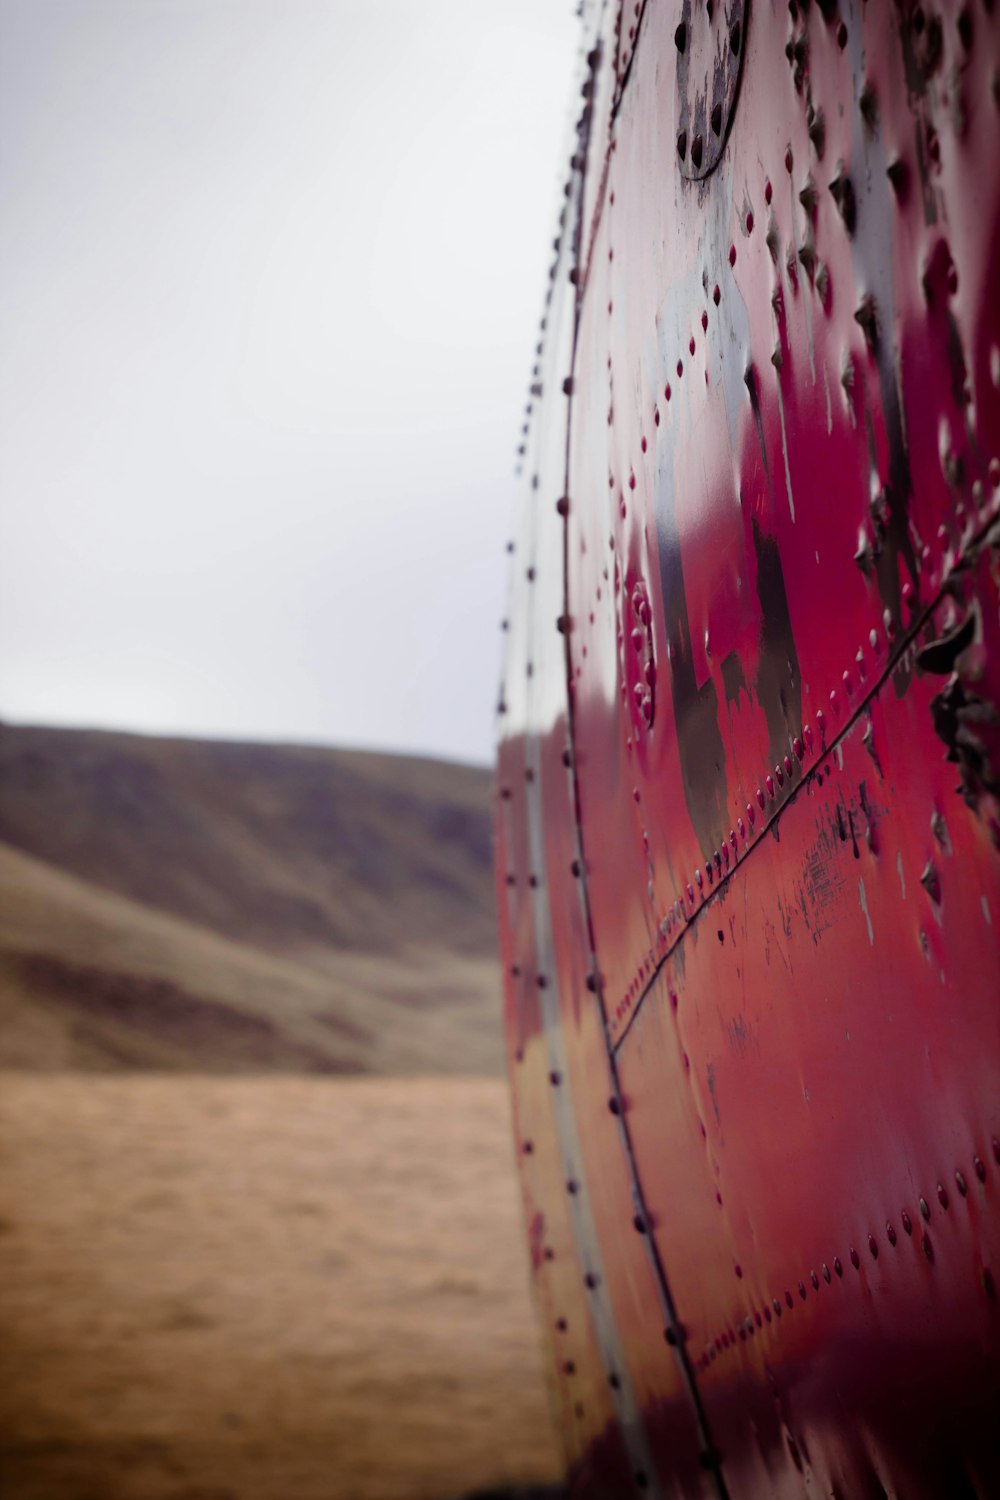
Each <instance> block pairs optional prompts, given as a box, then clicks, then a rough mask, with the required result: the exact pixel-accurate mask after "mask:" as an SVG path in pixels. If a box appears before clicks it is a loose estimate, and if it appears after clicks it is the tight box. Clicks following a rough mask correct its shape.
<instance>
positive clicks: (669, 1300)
mask: <svg viewBox="0 0 1000 1500" xmlns="http://www.w3.org/2000/svg"><path fill="white" fill-rule="evenodd" d="M640 21H641V15H640ZM636 45H638V31H637V34H636ZM634 55H635V53H634V50H633V57H634ZM623 87H624V85H623ZM589 148H590V128H589V126H588V132H587V141H586V149H585V151H584V155H583V169H582V171H581V174H580V210H579V213H578V215H577V221H576V232H575V249H576V256H577V264H579V251H580V242H581V237H582V234H583V204H584V187H585V185H586V172H587V164H588V161H589V156H590V149H589ZM609 159H610V156H609ZM583 291H584V289H583V287H582V286H581V285H579V284H578V285H577V288H576V298H575V305H574V319H573V343H572V352H571V356H570V376H571V384H570V397H569V401H568V405H567V412H566V452H565V474H564V486H563V493H564V494H565V495H567V496H570V482H569V481H570V454H571V436H572V432H571V430H572V412H573V390H574V386H573V383H572V382H573V380H574V379H575V372H576V360H577V349H578V346H579V333H580V318H581V309H582V304H583ZM570 504H571V505H572V498H571V497H570ZM569 602H570V601H569V516H568V514H567V517H566V519H565V520H564V522H563V612H564V614H565V615H566V618H567V620H569ZM570 634H571V632H570V631H569V630H567V631H566V634H565V637H564V642H563V656H564V662H565V678H566V720H567V729H568V734H569V743H570V762H571V778H572V786H573V817H574V823H575V828H576V841H577V844H578V846H579V849H580V853H581V855H582V854H583V826H582V823H581V817H580V785H579V779H578V777H577V759H576V714H575V708H574V700H573V677H572V657H571V652H570ZM581 863H582V869H583V871H584V875H583V878H582V880H581V882H580V887H581V899H582V903H583V910H584V915H585V919H586V931H587V941H588V944H589V947H590V952H591V955H592V957H593V958H594V960H596V957H597V947H596V943H595V939H594V922H593V914H592V912H591V907H590V895H589V891H588V889H587V879H586V859H583V860H582V862H581ZM602 989H603V987H602V985H601V981H600V978H599V977H598V979H597V990H596V993H595V995H594V1003H595V1005H596V1007H597V1013H598V1018H599V1021H600V1025H601V1033H602V1035H603V1037H604V1047H605V1055H606V1059H607V1064H608V1071H609V1073H610V1075H611V1084H612V1088H613V1090H614V1095H615V1098H616V1099H618V1100H619V1101H620V1100H621V1085H620V1081H619V1077H618V1062H617V1057H616V1053H615V1049H614V1047H613V1046H612V1044H611V1036H610V1032H609V1030H608V1022H607V1012H606V1007H605V1004H604V996H603V992H602ZM618 1128H619V1135H620V1139H621V1142H622V1146H623V1150H624V1154H625V1160H626V1166H627V1170H628V1173H629V1177H630V1187H631V1191H632V1198H633V1203H634V1204H635V1206H636V1207H637V1209H638V1211H639V1212H640V1213H641V1214H642V1221H643V1223H644V1225H645V1226H646V1232H645V1234H644V1236H643V1237H644V1239H645V1241H646V1250H647V1254H648V1255H649V1258H650V1261H651V1263H652V1269H653V1273H654V1279H655V1281H656V1282H657V1283H658V1287H659V1294H660V1301H661V1305H662V1307H663V1309H664V1310H665V1312H666V1315H667V1321H668V1326H670V1327H671V1328H673V1329H674V1330H676V1333H677V1337H676V1342H675V1343H674V1345H673V1352H674V1355H675V1358H676V1361H677V1364H678V1365H679V1366H680V1373H681V1380H682V1383H683V1385H684V1387H685V1388H686V1390H687V1394H688V1399H689V1401H690V1403H691V1407H692V1411H693V1415H694V1418H695V1426H696V1429H697V1433H698V1440H699V1444H700V1447H701V1449H702V1451H703V1453H706V1454H708V1455H711V1456H713V1458H714V1456H715V1455H716V1453H717V1450H716V1448H715V1445H714V1444H713V1442H712V1439H711V1436H710V1432H709V1427H708V1419H707V1416H706V1413H705V1408H704V1406H703V1404H702V1399H701V1392H700V1391H699V1389H698V1384H697V1380H696V1377H695V1373H694V1369H693V1366H692V1363H691V1360H690V1357H689V1355H688V1351H687V1345H686V1342H685V1340H684V1337H683V1332H682V1331H681V1330H680V1323H679V1319H678V1317H677V1308H676V1304H675V1302H674V1298H673V1294H672V1292H671V1290H670V1283H669V1281H668V1280H667V1274H666V1269H665V1267H664V1265H663V1261H662V1259H661V1257H660V1252H659V1249H658V1247H657V1245H656V1242H655V1239H654V1236H653V1234H652V1226H651V1224H650V1217H649V1213H648V1211H647V1208H646V1199H645V1194H644V1193H643V1190H642V1183H641V1181H640V1179H639V1172H638V1168H637V1165H636V1158H635V1151H634V1148H633V1145H632V1137H631V1133H630V1131H629V1128H628V1123H627V1121H626V1117H625V1111H624V1110H622V1109H621V1108H619V1111H618ZM639 1412H640V1416H642V1415H643V1413H642V1408H641V1407H640V1408H639ZM711 1473H712V1477H713V1480H714V1483H715V1489H716V1493H717V1496H718V1500H729V1494H728V1491H727V1489H726V1485H725V1481H724V1479H723V1477H722V1470H721V1466H720V1464H719V1463H718V1462H717V1461H715V1462H713V1463H712V1465H711Z"/></svg>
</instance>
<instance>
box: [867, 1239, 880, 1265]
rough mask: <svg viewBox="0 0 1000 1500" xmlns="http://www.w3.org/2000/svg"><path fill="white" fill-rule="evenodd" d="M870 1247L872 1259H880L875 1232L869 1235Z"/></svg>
mask: <svg viewBox="0 0 1000 1500" xmlns="http://www.w3.org/2000/svg"><path fill="white" fill-rule="evenodd" d="M868 1249H869V1251H870V1252H871V1257H872V1260H878V1241H877V1240H876V1238H875V1236H874V1235H873V1234H870V1235H869V1236H868Z"/></svg>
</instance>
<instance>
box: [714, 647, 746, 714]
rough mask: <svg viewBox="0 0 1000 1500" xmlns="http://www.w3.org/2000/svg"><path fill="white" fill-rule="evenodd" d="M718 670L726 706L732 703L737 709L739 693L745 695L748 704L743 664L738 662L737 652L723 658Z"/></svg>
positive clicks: (734, 651)
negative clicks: (720, 674) (720, 675)
mask: <svg viewBox="0 0 1000 1500" xmlns="http://www.w3.org/2000/svg"><path fill="white" fill-rule="evenodd" d="M719 670H720V671H721V673H722V686H723V688H724V689H725V693H726V704H727V706H728V705H729V704H730V703H732V704H735V705H736V708H737V709H738V708H739V706H740V693H746V695H747V701H748V702H749V700H750V689H749V687H748V686H747V680H746V678H745V677H744V675H743V663H742V662H741V661H740V656H739V652H738V651H736V650H735V649H733V650H732V651H730V653H729V655H728V656H724V657H723V658H722V661H721V662H720V663H719Z"/></svg>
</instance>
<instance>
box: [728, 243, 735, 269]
mask: <svg viewBox="0 0 1000 1500" xmlns="http://www.w3.org/2000/svg"><path fill="white" fill-rule="evenodd" d="M729 264H730V265H731V266H735V264H736V246H735V245H730V247H729Z"/></svg>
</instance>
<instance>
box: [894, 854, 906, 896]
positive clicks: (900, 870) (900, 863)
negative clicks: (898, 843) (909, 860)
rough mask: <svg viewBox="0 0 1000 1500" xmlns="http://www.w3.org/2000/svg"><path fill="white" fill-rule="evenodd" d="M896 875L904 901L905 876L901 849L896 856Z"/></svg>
mask: <svg viewBox="0 0 1000 1500" xmlns="http://www.w3.org/2000/svg"><path fill="white" fill-rule="evenodd" d="M896 873H897V874H898V876H899V888H900V890H901V891H902V893H903V900H904V901H905V900H906V876H905V875H904V874H903V851H902V849H900V851H899V853H898V854H897V855H896Z"/></svg>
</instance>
